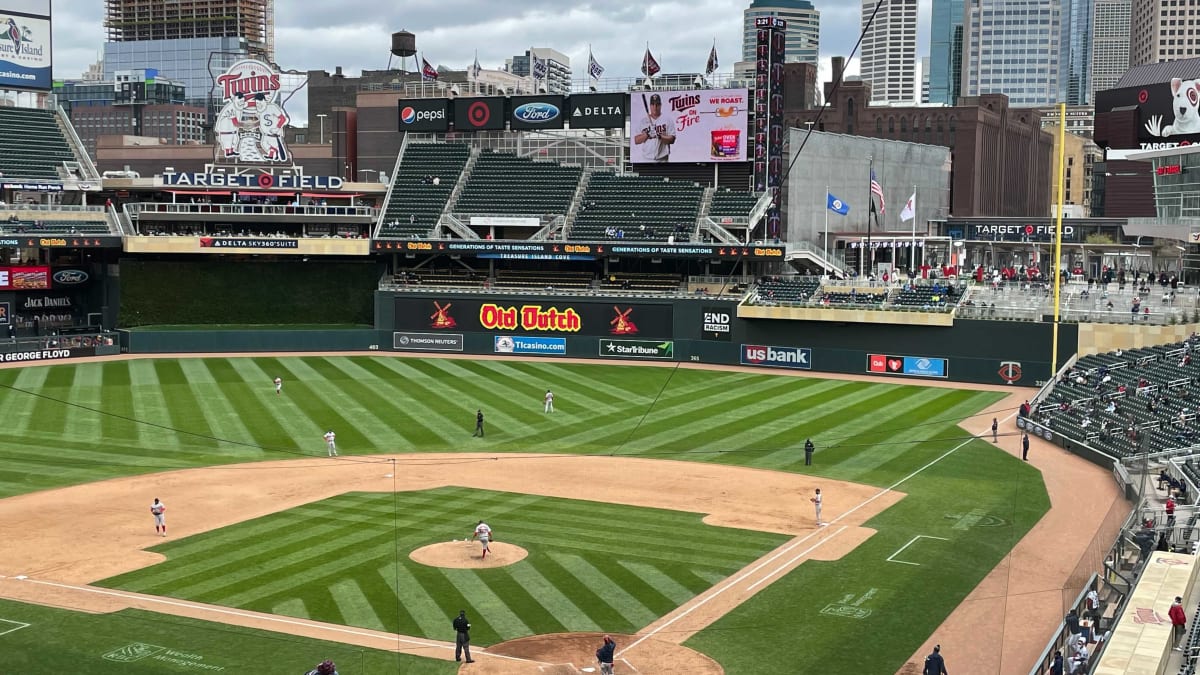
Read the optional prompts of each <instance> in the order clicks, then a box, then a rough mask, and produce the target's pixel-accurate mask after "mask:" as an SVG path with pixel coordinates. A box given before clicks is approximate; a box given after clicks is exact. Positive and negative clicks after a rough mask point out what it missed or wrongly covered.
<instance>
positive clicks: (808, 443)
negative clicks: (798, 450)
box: [804, 438, 817, 466]
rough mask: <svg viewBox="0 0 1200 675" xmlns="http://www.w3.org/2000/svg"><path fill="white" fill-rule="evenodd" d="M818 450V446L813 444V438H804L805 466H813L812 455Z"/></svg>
mask: <svg viewBox="0 0 1200 675" xmlns="http://www.w3.org/2000/svg"><path fill="white" fill-rule="evenodd" d="M816 450H817V446H815V445H813V442H812V439H811V438H806V439H804V466H812V456H813V453H814V452H816Z"/></svg>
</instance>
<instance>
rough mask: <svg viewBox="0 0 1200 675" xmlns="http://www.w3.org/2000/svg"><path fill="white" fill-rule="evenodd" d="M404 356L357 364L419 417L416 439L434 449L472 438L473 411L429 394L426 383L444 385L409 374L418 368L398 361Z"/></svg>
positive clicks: (383, 394)
mask: <svg viewBox="0 0 1200 675" xmlns="http://www.w3.org/2000/svg"><path fill="white" fill-rule="evenodd" d="M402 360H404V359H381V360H370V361H367V362H364V363H361V364H357V365H361V366H362V368H363V369H364V370H366V371H367V372H369V373H371V374H373V375H375V376H376V377H377V378H378V380H377V381H378V382H379V386H380V388H381V391H380V395H382V396H390V397H391V398H392V400H394V401H398V402H401V403H402V405H404V407H406V408H408V409H409V410H411V411H412V414H413V415H415V416H416V417H417V418H418V419H419V420H420V424H419V425H416V426H414V427H413V430H414V431H415V432H416V433H414V434H413V438H414V441H415V442H417V443H420V444H422V446H424V447H426V448H428V449H431V450H434V449H436V450H444V449H446V448H456V447H457V446H458V445H459V444H460V443H462V441H463V439H468V438H470V436H468V435H467V434H470V433H471V429H473V428H474V420H475V415H474V411H473V410H470V411H467V410H466V409H464V408H462V407H460V406H457V405H455V406H453V407H449V406H447V405H446V403H445V401H444V400H443V399H440V398H436V397H433V396H432V395H430V390H429V389H427V388H426V386H425V385H427V384H429V385H431V386H434V387H438V386H444V385H440V384H438V383H429V382H419V381H418V380H417V378H415V377H413V378H410V377H409V376H410V375H411V374H413V372H415V371H407V370H405V369H403V368H401V367H400V366H402V365H403V364H401V363H399V362H400V361H402Z"/></svg>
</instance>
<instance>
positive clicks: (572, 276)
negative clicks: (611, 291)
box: [493, 270, 592, 290]
mask: <svg viewBox="0 0 1200 675" xmlns="http://www.w3.org/2000/svg"><path fill="white" fill-rule="evenodd" d="M591 284H592V273H591V272H587V271H562V272H554V271H548V270H547V271H542V270H498V271H497V272H496V282H495V283H494V284H493V288H496V289H505V288H508V289H514V290H522V289H524V290H534V289H546V288H557V289H575V290H583V289H587V288H589V287H591Z"/></svg>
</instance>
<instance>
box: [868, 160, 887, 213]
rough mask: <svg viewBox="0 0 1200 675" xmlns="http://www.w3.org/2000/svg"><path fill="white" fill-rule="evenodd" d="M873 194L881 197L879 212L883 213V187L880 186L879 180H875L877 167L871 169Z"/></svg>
mask: <svg viewBox="0 0 1200 675" xmlns="http://www.w3.org/2000/svg"><path fill="white" fill-rule="evenodd" d="M871 194H873V195H875V196H876V197H879V213H880V214H882V213H883V212H884V211H883V210H884V208H885V207H884V204H883V188H882V187H880V185H879V181H877V180H875V169H871ZM872 203H874V202H872Z"/></svg>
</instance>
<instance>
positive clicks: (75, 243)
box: [0, 235, 121, 248]
mask: <svg viewBox="0 0 1200 675" xmlns="http://www.w3.org/2000/svg"><path fill="white" fill-rule="evenodd" d="M6 246H12V247H14V248H16V247H25V248H121V238H120V237H30V236H28V235H20V236H18V235H4V236H0V248H3V247H6Z"/></svg>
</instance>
